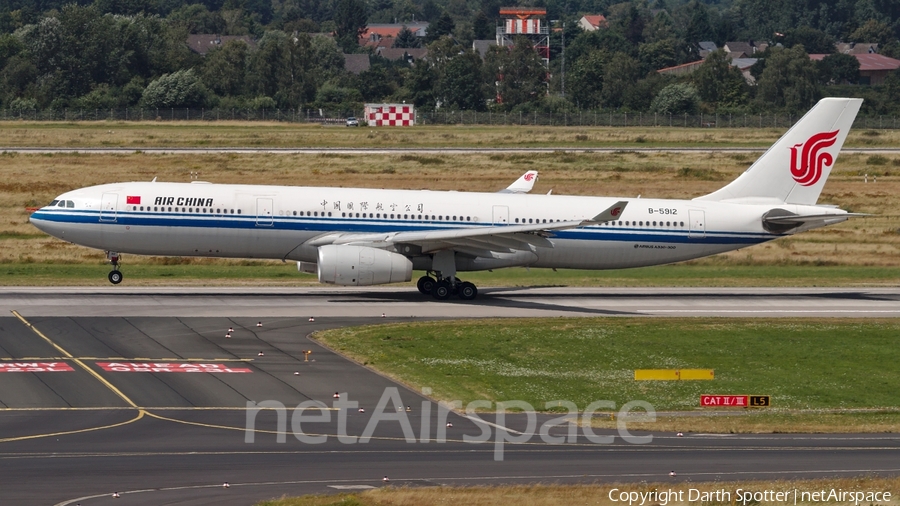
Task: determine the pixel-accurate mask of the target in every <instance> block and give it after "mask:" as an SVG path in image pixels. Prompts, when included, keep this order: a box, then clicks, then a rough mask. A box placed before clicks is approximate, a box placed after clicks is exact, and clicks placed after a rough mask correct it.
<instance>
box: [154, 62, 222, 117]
mask: <svg viewBox="0 0 900 506" xmlns="http://www.w3.org/2000/svg"><path fill="white" fill-rule="evenodd" d="M208 94H209V93H208V92H207V90H206V88H205V87H204V86H203V84H201V83H200V79H199V78H198V77H197V75H196V74H194V69H190V70H179V71H178V72H173V73H171V74H163V75H162V76H161V77H160V78H159V79H156V80H155V81H153V82H151V83H150V84H149V85H147V88H146V89H145V90H144V93H143V96H142V97H141V104H142V105H143V107H147V108H150V109H153V108H157V107H160V108H163V107H203V106H204V105H206V102H207V95H208Z"/></svg>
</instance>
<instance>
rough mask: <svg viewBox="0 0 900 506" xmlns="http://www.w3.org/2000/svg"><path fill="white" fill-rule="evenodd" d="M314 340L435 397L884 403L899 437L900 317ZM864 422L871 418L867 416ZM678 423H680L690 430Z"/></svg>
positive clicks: (517, 325) (360, 332)
mask: <svg viewBox="0 0 900 506" xmlns="http://www.w3.org/2000/svg"><path fill="white" fill-rule="evenodd" d="M315 338H316V339H318V340H319V341H321V342H323V343H325V344H326V345H328V346H329V347H331V348H333V349H335V350H337V351H339V352H340V353H342V354H346V355H348V356H349V357H351V358H353V359H355V360H357V361H359V362H361V363H363V364H365V365H367V366H369V367H373V368H375V369H377V370H379V371H381V372H383V373H385V374H387V375H389V376H390V377H392V378H395V379H397V380H398V381H401V382H403V383H406V384H408V385H410V386H411V387H412V388H414V389H416V390H418V389H420V388H422V387H430V388H431V389H432V391H433V392H434V397H436V398H437V399H440V400H461V401H463V405H465V404H466V403H468V402H470V401H473V400H480V399H485V400H489V401H492V402H497V401H507V400H523V401H526V402H528V403H530V404H531V405H532V406H534V407H535V408H536V409H539V410H543V409H545V403H547V402H552V401H556V400H568V401H571V402H574V403H575V404H576V405H578V406H579V407H580V408H584V406H586V405H587V404H589V403H591V402H593V401H597V400H612V401H615V402H616V404H617V406H621V405H622V404H624V403H625V402H628V401H632V400H644V401H647V402H649V403H650V404H652V405H653V406H654V407H655V409H656V410H658V411H668V410H694V409H696V408H697V406H698V404H699V396H700V394H705V393H717V394H728V393H730V394H754V395H770V396H771V397H772V407H773V408H774V409H775V410H781V411H782V412H792V411H798V412H803V411H804V410H831V409H838V410H848V409H849V410H853V409H862V408H865V409H868V408H886V409H887V410H888V411H887V413H888V415H887V419H880V420H879V421H877V425H880V426H883V425H884V423H885V421H887V423H888V424H890V426H891V427H892V428H893V429H894V430H900V398H898V396H897V395H896V385H898V384H900V346H898V345H900V321H898V320H892V319H888V320H876V319H867V320H848V319H839V320H829V321H827V322H824V323H823V322H817V321H807V320H780V319H715V318H690V319H685V318H671V319H670V318H667V319H640V318H586V319H579V318H555V319H515V320H479V321H454V322H452V324H448V323H447V322H435V323H408V324H393V325H378V326H371V327H359V328H347V329H339V330H332V331H327V332H322V333H318V334H316V335H315ZM635 369H714V370H715V380H713V381H634V380H633V371H634V370H635ZM871 420H874V418H871ZM689 423H690V422H688V421H687V420H686V421H685V425H687V424H689Z"/></svg>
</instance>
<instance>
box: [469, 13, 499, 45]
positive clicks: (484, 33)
mask: <svg viewBox="0 0 900 506" xmlns="http://www.w3.org/2000/svg"><path fill="white" fill-rule="evenodd" d="M472 30H473V31H474V32H475V38H476V39H479V40H486V39H493V38H494V35H495V28H494V23H491V20H490V19H488V17H487V14H485V13H484V11H483V10H482V11H478V14H476V15H475V19H474V20H473V21H472Z"/></svg>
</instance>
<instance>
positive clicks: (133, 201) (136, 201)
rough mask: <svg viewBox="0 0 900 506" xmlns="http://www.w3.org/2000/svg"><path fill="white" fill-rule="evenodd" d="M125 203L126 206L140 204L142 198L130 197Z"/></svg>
mask: <svg viewBox="0 0 900 506" xmlns="http://www.w3.org/2000/svg"><path fill="white" fill-rule="evenodd" d="M125 203H126V204H140V203H141V198H140V197H132V196H131V195H129V196H128V197H126V198H125Z"/></svg>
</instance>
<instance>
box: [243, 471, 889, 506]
mask: <svg viewBox="0 0 900 506" xmlns="http://www.w3.org/2000/svg"><path fill="white" fill-rule="evenodd" d="M613 489H618V492H645V493H646V492H649V491H655V490H659V491H669V490H672V491H675V492H679V491H680V492H682V496H681V497H682V499H683V501H670V502H668V503H667V504H700V505H705V506H714V505H716V504H720V505H727V504H739V505H742V504H743V502H742V501H741V500H738V499H737V494H738V491H739V490H740V491H741V492H740V493H741V495H742V497H747V496H746V493H747V492H748V491H752V492H762V491H778V492H781V491H787V492H790V493H791V494H793V491H795V490H796V491H797V496H798V500H797V501H796V503H795V502H794V500H793V495H791V496H790V500H789V501H783V500H782V501H777V502H776V501H765V500H763V501H756V500H754V499H753V496H752V495H751V496H750V497H748V499H749V500H748V501H747V504H751V505H757V504H779V505H784V504H786V503H788V504H804V505H806V504H819V503H812V502H810V501H803V500H802V498H803V495H802V493H803V492H813V491H821V490H825V491H830V490H832V489H834V490H843V491H855V492H856V491H862V492H867V491H879V492H891V496H892V497H891V502H890V504H895V503H896V498H897V497H898V494H900V478H874V477H860V478H830V479H819V480H793V481H728V482H722V481H717V482H690V483H666V482H656V483H653V482H651V483H612V484H602V485H601V484H596V485H553V484H540V485H519V486H498V487H402V486H400V487H394V486H391V487H384V488H379V489H375V490H368V491H365V492H361V493H357V494H339V495H318V496H304V497H292V498H282V499H274V500H271V501H263V502H260V503H258V504H257V506H420V505H423V504H465V505H467V506H494V505H497V504H516V505H519V506H557V505H564V506H568V505H572V504H595V505H599V506H621V505H622V504H628V503H627V501H626V502H625V503H622V502H614V501H612V500H610V492H611V491H612V490H613ZM690 489H695V490H697V491H698V492H706V493H715V492H716V491H723V492H728V493H730V494H731V500H727V497H725V496H724V494H723V495H722V496H721V498H720V499H722V500H718V501H717V500H715V499H707V500H700V501H693V502H690V503H688V499H689V498H690V496H689V494H690ZM618 492H616V493H618ZM616 493H614V497H616V498H618V497H619V496H617V495H615V494H616ZM710 497H711V498H713V497H715V496H710ZM732 501H734V502H732ZM635 504H636V505H637V504H639V501H638V502H636V503H635ZM646 504H653V505H659V504H663V503H662V502H660V501H650V502H648V503H646ZM830 504H846V503H835V502H831V503H830ZM850 504H853V503H850ZM860 504H872V502H868V503H865V502H864V503H860ZM875 504H879V503H875ZM880 504H889V503H886V502H885V503H880Z"/></svg>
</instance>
